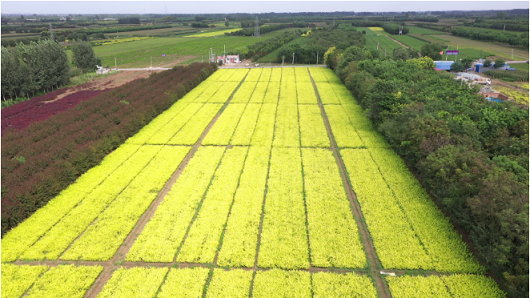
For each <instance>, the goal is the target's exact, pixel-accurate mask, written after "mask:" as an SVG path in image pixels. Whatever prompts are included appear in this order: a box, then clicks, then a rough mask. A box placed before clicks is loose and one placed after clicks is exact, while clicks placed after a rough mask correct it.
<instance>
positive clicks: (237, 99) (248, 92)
mask: <svg viewBox="0 0 530 298" xmlns="http://www.w3.org/2000/svg"><path fill="white" fill-rule="evenodd" d="M257 83H258V82H257V81H254V82H245V83H243V84H241V87H239V89H238V90H237V92H236V93H235V94H234V97H233V98H232V100H231V101H230V103H247V102H249V100H250V98H251V97H252V93H254V89H255V88H256V85H257Z"/></svg>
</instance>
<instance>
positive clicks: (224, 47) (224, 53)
mask: <svg viewBox="0 0 530 298" xmlns="http://www.w3.org/2000/svg"><path fill="white" fill-rule="evenodd" d="M223 56H224V57H226V45H223Z"/></svg>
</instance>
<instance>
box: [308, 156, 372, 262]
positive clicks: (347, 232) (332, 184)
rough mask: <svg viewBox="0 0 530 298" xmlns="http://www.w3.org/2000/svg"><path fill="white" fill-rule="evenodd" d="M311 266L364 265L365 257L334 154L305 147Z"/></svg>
mask: <svg viewBox="0 0 530 298" xmlns="http://www.w3.org/2000/svg"><path fill="white" fill-rule="evenodd" d="M302 162H303V172H304V192H305V199H306V205H307V222H308V230H309V246H310V247H311V265H312V266H316V267H324V268H329V267H339V268H363V267H365V266H366V257H365V255H364V251H363V247H362V244H361V240H360V237H359V231H358V228H357V223H356V222H355V219H354V218H353V215H352V211H351V208H350V202H349V200H348V197H347V196H346V191H345V189H344V185H343V183H342V179H341V176H340V172H339V167H338V166H337V163H336V162H335V157H334V156H333V153H332V152H331V151H329V150H326V149H312V148H303V149H302Z"/></svg>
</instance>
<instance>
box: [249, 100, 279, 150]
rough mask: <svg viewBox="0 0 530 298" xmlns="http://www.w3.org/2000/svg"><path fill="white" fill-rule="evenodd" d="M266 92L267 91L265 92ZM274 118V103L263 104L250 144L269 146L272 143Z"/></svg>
mask: <svg viewBox="0 0 530 298" xmlns="http://www.w3.org/2000/svg"><path fill="white" fill-rule="evenodd" d="M267 94H269V93H268V92H267ZM275 119H276V104H263V106H262V107H261V110H260V112H259V117H258V122H257V123H256V128H255V129H254V134H253V135H252V139H251V141H250V144H251V145H252V146H264V147H270V146H271V145H272V140H273V137H274V122H275Z"/></svg>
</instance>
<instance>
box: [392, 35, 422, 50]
mask: <svg viewBox="0 0 530 298" xmlns="http://www.w3.org/2000/svg"><path fill="white" fill-rule="evenodd" d="M392 37H393V38H394V39H396V40H398V41H399V42H401V43H403V44H405V45H406V46H408V47H410V48H413V49H415V50H417V51H419V50H421V47H422V46H423V45H424V44H426V42H424V41H421V40H419V39H417V38H414V37H411V36H408V35H392Z"/></svg>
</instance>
